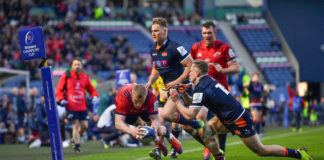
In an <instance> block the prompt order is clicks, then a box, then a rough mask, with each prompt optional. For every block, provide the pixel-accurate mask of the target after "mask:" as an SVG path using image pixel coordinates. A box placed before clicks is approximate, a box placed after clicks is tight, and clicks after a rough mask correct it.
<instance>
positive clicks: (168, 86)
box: [165, 81, 179, 90]
mask: <svg viewBox="0 0 324 160" xmlns="http://www.w3.org/2000/svg"><path fill="white" fill-rule="evenodd" d="M178 84H179V83H178V82H177V81H172V82H169V83H168V84H166V86H165V89H166V90H170V89H171V88H176V87H177V86H178Z"/></svg>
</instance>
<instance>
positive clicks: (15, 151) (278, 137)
mask: <svg viewBox="0 0 324 160" xmlns="http://www.w3.org/2000/svg"><path fill="white" fill-rule="evenodd" d="M303 129H304V131H303V132H302V133H293V132H291V130H283V129H282V128H267V129H266V131H267V132H265V137H264V138H262V139H261V140H262V142H263V143H264V144H278V145H282V146H286V147H289V148H295V149H296V148H299V147H300V146H304V147H306V148H307V149H308V150H309V153H310V154H311V155H312V156H313V158H314V159H316V160H317V159H324V152H323V150H324V135H323V133H324V126H320V127H304V128H303ZM182 144H183V149H184V153H183V154H181V155H180V156H179V159H186V160H187V159H188V160H196V159H202V147H201V145H200V144H199V143H197V142H196V141H194V140H191V139H189V140H185V141H182ZM169 147H170V146H169ZM152 149H153V146H146V147H140V148H120V147H113V148H109V149H103V148H102V147H101V145H100V144H99V142H97V141H88V142H86V143H85V144H82V153H80V154H75V153H73V150H72V148H71V147H70V148H66V149H64V157H65V159H66V160H123V159H125V160H126V159H132V160H134V159H138V160H144V159H150V158H148V152H149V151H150V150H152ZM0 157H1V158H0V159H4V160H49V159H51V155H50V148H49V147H42V148H37V149H29V148H28V147H27V146H26V145H0ZM163 159H169V158H168V157H163ZM226 159H227V160H231V159H233V160H237V159H239V160H251V159H253V160H258V159H260V160H261V159H266V160H270V159H278V160H279V159H283V158H274V157H268V158H265V157H258V156H257V155H255V154H254V153H253V152H251V151H250V150H249V149H248V148H247V147H246V146H245V145H243V144H242V143H241V141H240V139H239V138H238V137H237V136H229V138H228V140H227V147H226Z"/></svg>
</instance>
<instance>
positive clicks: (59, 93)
mask: <svg viewBox="0 0 324 160" xmlns="http://www.w3.org/2000/svg"><path fill="white" fill-rule="evenodd" d="M65 85H66V74H65V73H63V75H62V77H61V78H60V80H59V82H58V84H57V87H56V89H55V96H56V99H57V101H58V102H61V101H62V100H63V99H64V86H65ZM66 87H67V86H66Z"/></svg>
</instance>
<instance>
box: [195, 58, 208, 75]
mask: <svg viewBox="0 0 324 160" xmlns="http://www.w3.org/2000/svg"><path fill="white" fill-rule="evenodd" d="M193 65H195V66H194V67H196V68H198V69H199V71H200V73H201V75H204V74H208V71H209V65H208V63H207V62H206V61H203V60H200V59H196V60H194V61H193Z"/></svg>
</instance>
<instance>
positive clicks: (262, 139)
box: [136, 127, 323, 160]
mask: <svg viewBox="0 0 324 160" xmlns="http://www.w3.org/2000/svg"><path fill="white" fill-rule="evenodd" d="M320 130H323V128H322V127H321V128H314V129H309V130H306V131H303V132H301V133H299V132H292V133H285V134H280V135H275V136H269V137H264V138H261V141H264V140H269V139H275V138H282V137H288V136H294V135H301V134H308V133H312V132H317V131H320ZM238 144H243V142H242V141H241V140H240V141H235V142H231V143H226V146H234V145H238ZM202 150H203V147H201V148H193V149H188V150H185V151H183V153H182V154H184V153H190V152H196V151H202ZM147 159H152V158H151V157H143V158H138V159H136V160H147Z"/></svg>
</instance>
